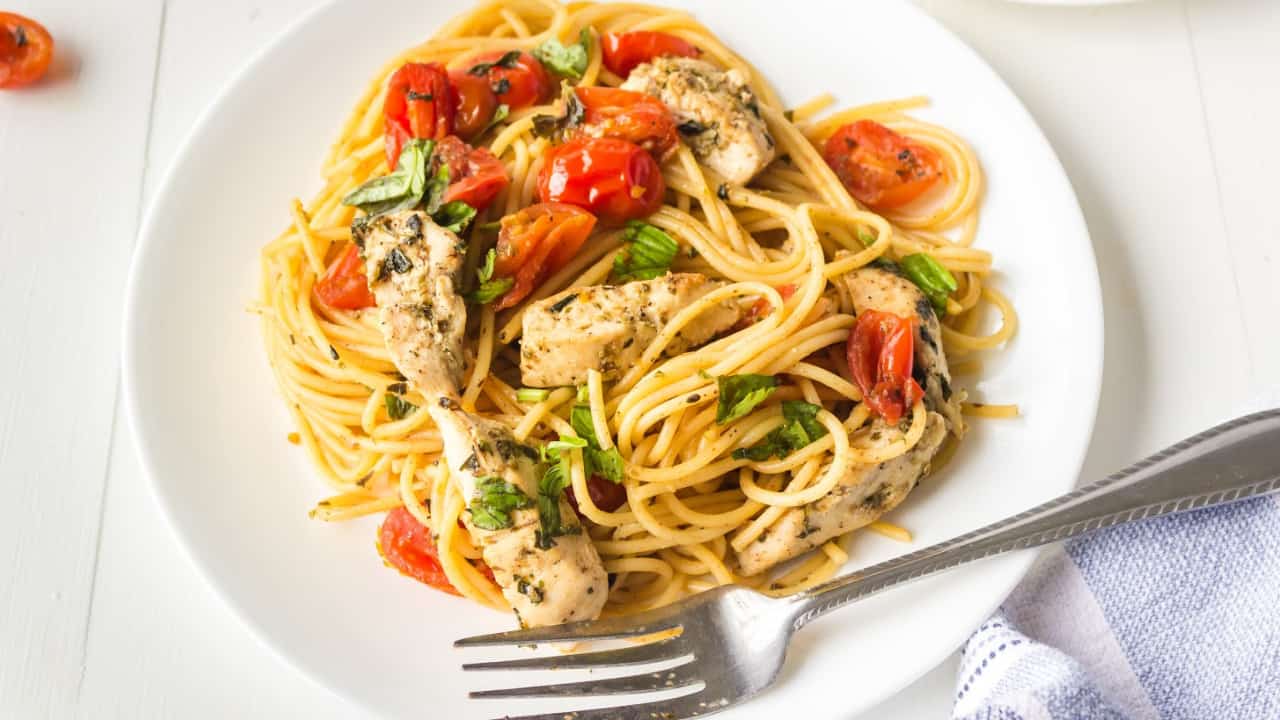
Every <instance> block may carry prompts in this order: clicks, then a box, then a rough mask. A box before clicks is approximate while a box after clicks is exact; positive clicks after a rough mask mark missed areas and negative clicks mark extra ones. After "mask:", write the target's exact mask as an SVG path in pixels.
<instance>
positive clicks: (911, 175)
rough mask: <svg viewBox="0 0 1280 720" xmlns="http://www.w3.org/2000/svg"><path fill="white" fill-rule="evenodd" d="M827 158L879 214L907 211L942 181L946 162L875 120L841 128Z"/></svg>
mask: <svg viewBox="0 0 1280 720" xmlns="http://www.w3.org/2000/svg"><path fill="white" fill-rule="evenodd" d="M822 157H823V159H825V160H826V161H827V164H828V165H830V166H831V169H832V170H835V172H836V175H837V176H838V177H839V178H840V182H842V183H844V186H845V188H847V189H848V190H849V194H850V195H853V196H854V197H855V198H857V200H858V202H861V203H862V204H864V205H867V206H869V207H872V208H876V209H879V210H892V209H894V208H899V207H902V206H903V205H906V204H907V203H909V202H911V201H912V200H915V199H916V198H918V197H920V196H921V195H922V194H924V192H925V191H926V190H928V189H929V188H931V187H933V185H934V183H936V182H938V181H939V180H940V179H942V176H943V167H942V158H941V157H939V156H938V153H937V152H935V151H934V150H933V149H932V148H930V147H928V146H926V145H924V144H922V143H919V142H916V141H915V140H912V139H911V138H909V137H906V136H904V135H901V134H899V133H896V132H894V131H893V130H890V129H889V128H887V127H885V126H884V125H881V124H880V123H878V122H875V121H874V120H859V121H857V122H854V123H850V124H848V125H845V126H843V127H841V128H840V129H839V130H836V131H835V134H833V135H832V136H831V137H829V138H827V143H826V145H825V146H824V147H823V150H822Z"/></svg>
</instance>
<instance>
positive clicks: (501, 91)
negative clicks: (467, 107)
mask: <svg viewBox="0 0 1280 720" xmlns="http://www.w3.org/2000/svg"><path fill="white" fill-rule="evenodd" d="M505 54H506V53H502V52H492V53H485V54H484V55H480V56H478V57H476V59H475V61H474V62H473V63H472V65H471V67H470V68H469V69H467V70H466V72H468V73H472V74H479V75H480V76H481V77H484V78H487V79H488V80H489V88H490V89H491V90H493V93H494V94H495V95H497V97H498V102H499V103H500V104H505V105H506V106H507V107H509V108H511V109H512V110H518V109H520V108H522V107H528V106H529V105H537V104H538V103H540V102H544V101H546V100H548V99H550V97H551V95H552V94H553V93H554V92H555V89H556V86H555V85H554V84H552V82H551V75H549V74H548V73H547V69H546V68H544V67H543V66H542V63H541V62H539V61H538V59H537V58H535V57H534V56H532V55H530V54H529V53H526V52H522V53H520V56H519V57H517V58H516V59H515V60H514V61H512V62H511V63H510V64H511V67H503V66H502V65H490V66H489V68H488V69H487V70H486V69H484V68H480V69H477V66H479V65H482V64H489V63H496V62H498V61H499V60H501V59H502V58H503V56H504V55H505Z"/></svg>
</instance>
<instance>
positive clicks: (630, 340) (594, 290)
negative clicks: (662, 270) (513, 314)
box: [520, 273, 741, 387]
mask: <svg viewBox="0 0 1280 720" xmlns="http://www.w3.org/2000/svg"><path fill="white" fill-rule="evenodd" d="M724 284H725V283H723V282H720V281H718V280H711V279H710V278H708V277H706V276H705V275H699V274H697V273H675V274H671V273H669V274H667V275H664V276H663V277H660V278H655V279H653V280H644V281H637V282H630V283H627V284H625V285H599V286H593V287H588V288H581V289H578V290H566V291H565V292H562V293H560V294H558V295H553V296H551V297H549V298H546V299H544V300H540V301H538V302H536V303H533V304H532V305H530V306H529V307H528V308H527V309H526V310H525V313H524V331H523V335H522V337H523V340H522V341H521V344H520V376H521V380H522V381H523V382H524V384H525V385H528V386H530V387H556V386H559V385H580V384H582V383H585V382H586V381H587V371H588V370H592V369H594V370H598V371H599V372H600V373H601V375H603V376H604V379H605V380H614V379H617V378H618V377H620V376H621V375H623V374H624V373H625V372H626V371H627V370H628V369H630V368H631V366H632V365H634V364H635V361H636V360H638V359H639V358H640V356H641V355H642V354H643V353H644V351H645V349H647V348H648V347H649V344H650V343H651V342H653V339H654V338H656V337H657V336H658V333H660V332H661V331H662V329H663V328H664V327H665V326H666V324H667V323H668V322H670V321H671V318H673V317H675V315H676V313H678V312H680V311H681V310H683V309H684V308H686V307H688V306H689V305H691V304H693V302H694V301H696V300H697V299H698V298H700V297H702V296H703V295H706V294H707V293H709V292H711V291H712V290H715V289H716V288H719V287H723V286H724ZM740 317H741V309H740V308H739V307H738V305H736V304H735V303H733V302H732V301H727V300H726V301H723V302H719V303H717V304H716V305H714V306H713V307H711V308H708V309H707V310H705V311H704V312H702V313H701V314H699V315H698V316H697V317H696V318H695V319H694V320H693V321H692V322H690V323H689V324H688V325H685V326H684V327H683V328H682V329H681V330H680V332H679V333H678V334H677V335H676V336H675V338H673V339H672V340H671V342H670V343H669V344H668V345H667V347H666V349H665V350H664V356H666V357H670V356H673V355H678V354H679V353H682V352H684V351H685V350H688V349H689V348H692V347H697V346H698V345H701V344H703V343H705V342H707V341H708V340H710V339H711V338H713V337H715V336H716V335H718V334H720V333H722V332H724V331H725V330H728V329H729V328H731V327H733V325H734V324H735V323H737V322H738V319H739V318H740Z"/></svg>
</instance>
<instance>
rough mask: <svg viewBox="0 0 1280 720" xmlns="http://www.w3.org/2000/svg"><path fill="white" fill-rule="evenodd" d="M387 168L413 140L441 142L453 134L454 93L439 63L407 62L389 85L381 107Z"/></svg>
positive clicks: (396, 72) (392, 77)
mask: <svg viewBox="0 0 1280 720" xmlns="http://www.w3.org/2000/svg"><path fill="white" fill-rule="evenodd" d="M382 114H383V126H384V128H385V138H384V141H383V142H384V143H385V144H386V151H387V167H390V168H392V169H394V168H395V166H396V162H397V161H398V160H399V159H400V149H401V148H402V147H404V144H405V142H406V141H408V140H410V139H413V138H422V139H428V138H429V139H434V140H442V139H444V137H445V136H447V135H449V134H450V133H452V132H453V116H454V92H453V88H452V87H451V86H450V85H449V75H448V74H447V73H446V72H445V71H444V67H443V66H441V65H440V64H439V63H406V64H405V65H402V66H401V67H400V69H399V70H396V71H395V74H393V75H392V76H391V80H390V81H389V82H388V83H387V96H386V98H385V100H384V101H383V106H382Z"/></svg>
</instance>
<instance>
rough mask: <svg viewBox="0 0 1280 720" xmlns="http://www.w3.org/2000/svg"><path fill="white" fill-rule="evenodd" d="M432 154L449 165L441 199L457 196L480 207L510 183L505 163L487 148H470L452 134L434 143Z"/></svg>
mask: <svg viewBox="0 0 1280 720" xmlns="http://www.w3.org/2000/svg"><path fill="white" fill-rule="evenodd" d="M434 157H435V159H436V161H437V162H441V163H447V164H448V165H449V188H448V189H447V190H445V191H444V202H453V201H454V200H461V201H462V202H464V203H466V204H468V205H470V206H471V207H473V208H475V209H476V210H483V209H485V208H487V207H489V203H491V202H493V199H494V198H495V197H497V196H498V193H500V192H502V189H503V188H505V187H506V186H507V185H508V184H509V183H510V181H509V180H508V179H507V169H506V167H504V166H503V164H502V161H501V160H499V159H498V158H496V157H494V155H493V153H492V152H489V149H488V148H473V147H471V146H470V145H468V144H466V143H464V142H462V141H461V140H459V139H458V138H456V137H454V136H452V135H450V136H449V137H447V138H445V139H443V140H441V141H440V142H438V143H436V149H435V155H434Z"/></svg>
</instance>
